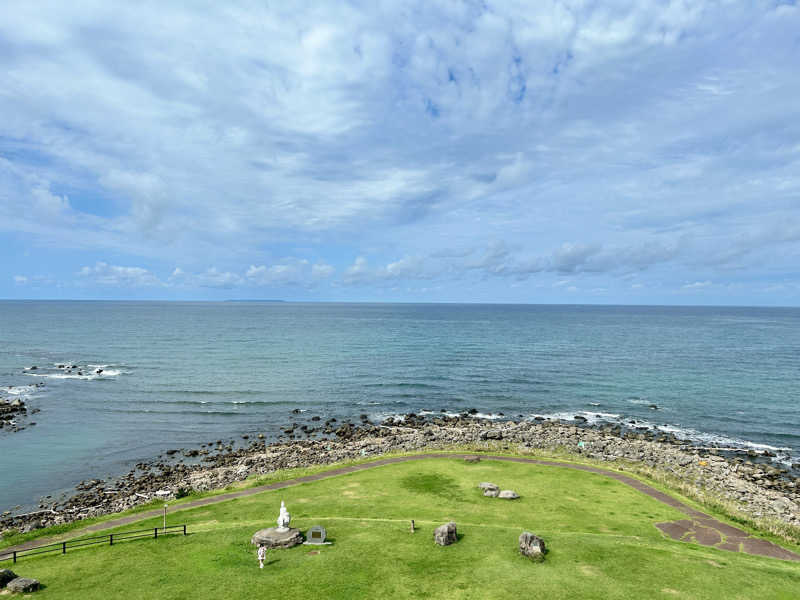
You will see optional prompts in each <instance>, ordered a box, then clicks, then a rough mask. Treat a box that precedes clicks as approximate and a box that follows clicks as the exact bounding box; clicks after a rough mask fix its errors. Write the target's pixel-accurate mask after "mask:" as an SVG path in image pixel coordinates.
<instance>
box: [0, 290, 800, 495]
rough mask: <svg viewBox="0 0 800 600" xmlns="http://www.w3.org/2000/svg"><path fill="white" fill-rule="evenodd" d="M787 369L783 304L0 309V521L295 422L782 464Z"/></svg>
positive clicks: (788, 445)
mask: <svg viewBox="0 0 800 600" xmlns="http://www.w3.org/2000/svg"><path fill="white" fill-rule="evenodd" d="M58 365H66V366H71V365H76V367H77V368H76V369H72V370H71V371H69V370H67V369H66V368H59V367H58ZM32 366H36V367H37V369H36V370H31V369H30V368H31V367H32ZM98 369H102V373H99V374H98V373H96V371H97V370H98ZM79 372H80V373H79ZM798 376H800V309H796V308H715V307H644V306H563V305H559V306H545V305H458V304H313V303H309V304H302V303H269V302H265V303H257V302H247V303H243V302H220V303H205V302H195V303H179V302H163V303H162V302H62V301H49V302H40V301H20V302H17V301H2V302H0V390H2V391H0V397H2V398H14V397H23V398H25V400H26V402H27V403H28V406H29V407H30V408H38V409H40V412H39V413H38V414H35V415H33V416H32V417H30V418H29V419H28V420H29V421H30V420H33V421H35V422H36V423H37V424H36V426H34V427H28V428H27V429H25V430H24V431H20V432H17V433H11V432H9V431H6V430H0V510H2V509H4V508H13V507H14V506H15V505H17V504H20V505H23V506H26V507H27V506H31V505H33V504H35V503H38V499H39V497H40V496H44V495H46V494H50V493H53V492H58V491H63V490H65V489H67V488H70V487H72V486H74V485H75V484H76V483H78V482H79V481H80V480H82V479H85V478H87V477H89V476H100V477H105V476H108V475H117V474H122V473H123V472H126V471H127V470H129V469H130V468H131V467H132V466H133V465H134V464H135V463H136V462H139V461H141V460H145V459H149V458H153V457H155V456H157V455H158V454H160V453H161V452H163V451H165V450H167V449H170V448H178V447H187V446H197V445H199V444H201V443H205V442H209V441H213V440H217V439H232V438H236V439H240V438H241V435H242V434H245V433H247V434H253V433H259V432H262V433H264V434H265V435H267V436H268V438H274V437H275V436H277V434H278V433H279V431H278V428H279V427H280V426H282V425H286V424H288V423H290V422H293V421H296V422H303V420H304V419H310V417H311V416H312V415H320V416H322V417H323V419H325V418H328V417H332V416H333V417H337V418H338V419H340V420H341V419H342V418H346V417H356V418H357V417H358V415H360V414H361V413H367V414H368V415H370V417H372V418H376V419H377V418H383V417H386V416H389V415H397V414H404V413H408V412H416V413H421V412H423V411H432V412H437V413H438V412H439V411H441V410H442V409H444V410H445V411H447V412H449V413H459V412H462V411H464V410H466V409H469V408H476V409H478V410H479V411H480V413H482V414H484V415H487V416H491V417H494V418H499V415H498V413H504V415H505V416H506V417H515V418H517V417H518V415H523V416H524V418H533V417H534V416H536V415H544V416H555V417H562V418H572V417H573V416H574V415H582V416H585V417H586V418H588V419H589V421H592V422H596V421H610V422H615V421H621V422H626V423H627V422H628V421H630V420H637V421H638V422H639V424H645V425H650V426H653V427H659V428H661V429H663V430H665V431H673V432H675V433H676V434H677V435H678V436H679V437H691V438H693V439H697V440H700V441H704V442H708V443H710V444H722V445H740V446H749V447H754V448H759V449H765V448H771V449H773V451H775V452H776V453H777V454H778V461H781V462H783V463H785V464H789V463H790V462H796V461H797V460H798V458H797V457H798V451H800V410H798V408H799V404H798V401H799V400H800V385H799V384H798ZM37 383H39V384H44V385H43V386H39V387H33V386H32V385H31V384H37ZM652 404H655V405H657V406H658V407H660V408H659V409H658V410H653V409H651V408H650V405H652ZM295 408H300V409H302V410H303V411H304V412H302V413H301V414H300V415H299V416H298V415H294V414H292V413H291V411H292V410H293V409H295Z"/></svg>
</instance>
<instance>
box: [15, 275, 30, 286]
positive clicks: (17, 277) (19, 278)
mask: <svg viewBox="0 0 800 600" xmlns="http://www.w3.org/2000/svg"><path fill="white" fill-rule="evenodd" d="M14 283H15V284H16V285H25V284H26V283H28V278H27V277H25V276H24V275H14Z"/></svg>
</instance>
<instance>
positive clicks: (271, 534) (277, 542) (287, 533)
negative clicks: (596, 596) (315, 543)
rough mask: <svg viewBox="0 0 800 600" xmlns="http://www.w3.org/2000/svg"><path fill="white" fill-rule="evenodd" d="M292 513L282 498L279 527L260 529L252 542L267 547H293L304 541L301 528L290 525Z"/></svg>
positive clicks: (278, 520)
mask: <svg viewBox="0 0 800 600" xmlns="http://www.w3.org/2000/svg"><path fill="white" fill-rule="evenodd" d="M291 520H292V515H290V514H289V511H288V510H287V509H286V504H285V503H284V502H283V500H281V510H280V513H279V514H278V519H277V524H278V526H277V527H269V528H268V529H260V530H258V531H256V532H255V533H254V534H253V537H252V539H251V540H250V543H251V544H255V545H256V546H258V545H260V544H264V545H265V546H266V547H267V548H291V547H292V546H297V544H302V543H303V534H302V533H300V530H299V529H295V528H294V527H289V522H290V521H291Z"/></svg>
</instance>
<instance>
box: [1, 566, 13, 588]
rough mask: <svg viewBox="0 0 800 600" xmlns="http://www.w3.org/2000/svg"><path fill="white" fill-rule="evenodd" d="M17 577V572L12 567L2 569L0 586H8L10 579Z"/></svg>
mask: <svg viewBox="0 0 800 600" xmlns="http://www.w3.org/2000/svg"><path fill="white" fill-rule="evenodd" d="M16 578H17V574H16V573H14V571H12V570H11V569H0V588H4V587H6V584H7V583H8V582H9V581H13V580H14V579H16Z"/></svg>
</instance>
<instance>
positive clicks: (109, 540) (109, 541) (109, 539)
mask: <svg viewBox="0 0 800 600" xmlns="http://www.w3.org/2000/svg"><path fill="white" fill-rule="evenodd" d="M108 545H109V546H113V545H114V534H113V533H109V534H108Z"/></svg>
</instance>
